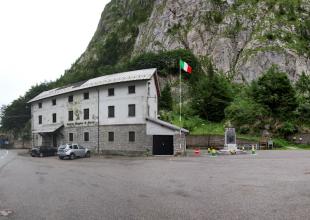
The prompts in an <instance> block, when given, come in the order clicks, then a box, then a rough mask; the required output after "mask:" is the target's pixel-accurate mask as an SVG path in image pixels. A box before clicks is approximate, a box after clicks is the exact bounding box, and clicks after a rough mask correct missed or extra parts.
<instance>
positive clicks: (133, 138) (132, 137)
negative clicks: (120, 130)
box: [129, 131, 136, 142]
mask: <svg viewBox="0 0 310 220" xmlns="http://www.w3.org/2000/svg"><path fill="white" fill-rule="evenodd" d="M135 139H136V133H135V132H134V131H129V142H135Z"/></svg>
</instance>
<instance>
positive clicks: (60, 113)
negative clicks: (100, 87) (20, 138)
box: [31, 89, 98, 130]
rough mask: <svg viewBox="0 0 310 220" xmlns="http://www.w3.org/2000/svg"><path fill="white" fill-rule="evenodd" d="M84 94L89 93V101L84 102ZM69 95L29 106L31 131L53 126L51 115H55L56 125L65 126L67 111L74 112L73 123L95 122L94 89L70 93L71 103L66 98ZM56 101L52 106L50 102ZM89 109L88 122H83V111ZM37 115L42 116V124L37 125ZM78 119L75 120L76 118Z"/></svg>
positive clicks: (95, 98) (95, 102)
mask: <svg viewBox="0 0 310 220" xmlns="http://www.w3.org/2000/svg"><path fill="white" fill-rule="evenodd" d="M84 92H89V99H88V100H84ZM69 95H71V94H64V95H60V96H57V97H52V98H48V99H44V100H41V101H38V102H34V103H32V105H31V112H32V122H33V123H32V130H39V129H40V128H41V127H42V126H45V125H49V124H54V123H53V113H56V115H57V122H56V123H57V124H64V125H65V126H67V124H68V123H72V122H71V121H68V111H73V112H74V117H73V118H74V120H73V123H74V122H83V123H84V122H87V121H95V122H96V121H97V114H98V113H97V112H98V110H97V109H98V107H97V103H98V102H97V91H96V89H90V90H83V91H77V92H74V93H72V95H73V102H72V103H69V102H68V96H69ZM53 99H56V105H55V106H53V105H52V100H53ZM40 102H42V108H39V105H38V103H40ZM85 108H89V120H84V115H83V110H84V109H85ZM39 115H42V124H41V125H40V124H39ZM77 116H78V117H79V119H77V118H78V117H77Z"/></svg>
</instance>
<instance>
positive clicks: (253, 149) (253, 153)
mask: <svg viewBox="0 0 310 220" xmlns="http://www.w3.org/2000/svg"><path fill="white" fill-rule="evenodd" d="M255 154H256V151H255V147H254V145H252V155H255Z"/></svg>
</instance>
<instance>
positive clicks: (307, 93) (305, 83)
mask: <svg viewBox="0 0 310 220" xmlns="http://www.w3.org/2000/svg"><path fill="white" fill-rule="evenodd" d="M295 89H296V91H297V94H298V96H299V99H301V100H302V101H310V76H309V75H306V74H305V72H302V74H301V76H300V77H299V79H298V81H297V82H296V84H295Z"/></svg>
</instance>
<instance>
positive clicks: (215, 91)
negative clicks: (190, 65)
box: [191, 62, 232, 122]
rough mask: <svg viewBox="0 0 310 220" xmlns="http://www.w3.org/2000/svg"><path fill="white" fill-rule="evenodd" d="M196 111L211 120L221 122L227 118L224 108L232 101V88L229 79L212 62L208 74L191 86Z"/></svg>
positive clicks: (193, 105)
mask: <svg viewBox="0 0 310 220" xmlns="http://www.w3.org/2000/svg"><path fill="white" fill-rule="evenodd" d="M191 95H192V97H193V98H192V107H193V110H194V113H195V114H197V115H199V116H200V117H202V118H204V119H207V120H209V121H215V122H219V121H222V120H223V119H224V118H225V113H224V110H225V108H226V107H227V106H228V105H229V104H230V102H231V101H232V90H231V85H230V82H229V81H228V79H227V78H226V77H225V76H224V75H223V74H220V73H216V72H215V70H214V68H213V65H212V63H211V62H209V64H208V68H207V75H203V76H201V77H200V79H199V81H197V82H196V83H194V84H193V85H192V87H191Z"/></svg>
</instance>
